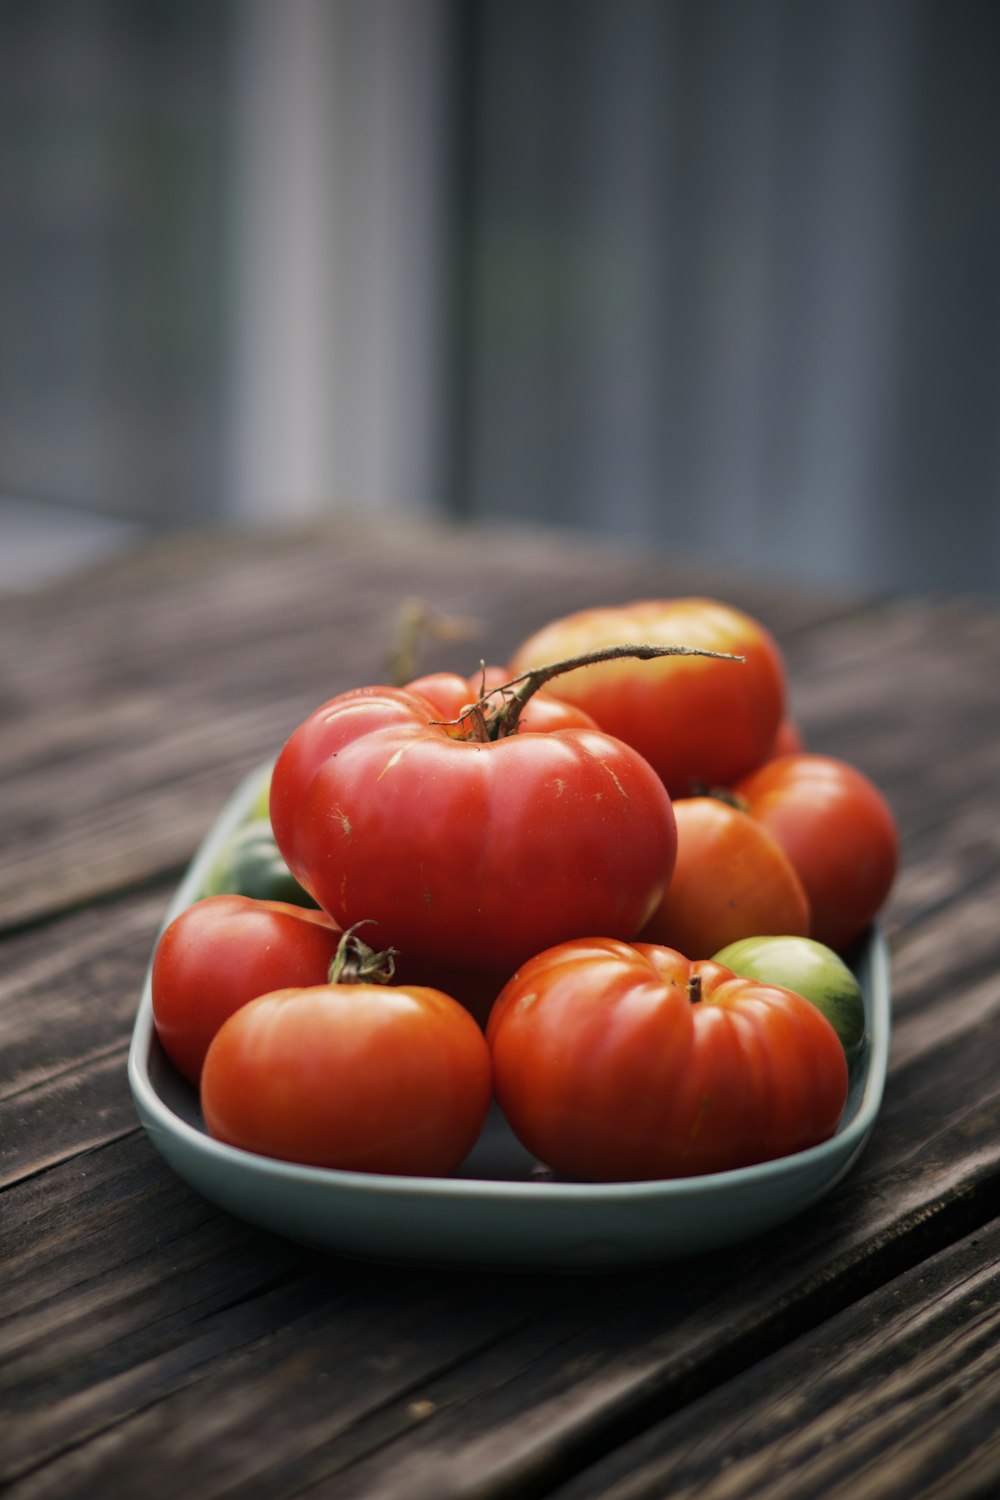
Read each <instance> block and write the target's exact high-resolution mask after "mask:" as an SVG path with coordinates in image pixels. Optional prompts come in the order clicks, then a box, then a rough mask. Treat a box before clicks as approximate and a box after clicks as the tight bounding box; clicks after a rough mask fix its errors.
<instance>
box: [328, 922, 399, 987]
mask: <svg viewBox="0 0 1000 1500" xmlns="http://www.w3.org/2000/svg"><path fill="white" fill-rule="evenodd" d="M371 920H372V919H371V918H365V919H364V920H363V921H361V922H355V923H354V926H353V927H348V929H347V931H346V932H345V933H344V934H343V936H342V937H341V939H340V942H339V943H338V944H337V951H336V953H335V954H334V955H333V962H332V963H331V965H330V971H329V973H328V975H327V982H328V983H329V984H389V983H390V982H391V981H392V978H393V975H394V974H395V972H396V957H397V952H396V949H395V948H386V949H384V950H383V951H382V952H381V953H379V952H377V951H376V950H375V949H374V948H369V946H368V944H367V943H363V942H362V941H361V939H360V938H359V937H356V936H355V934H356V933H357V930H358V928H359V927H366V926H367V925H368V923H369V921H371Z"/></svg>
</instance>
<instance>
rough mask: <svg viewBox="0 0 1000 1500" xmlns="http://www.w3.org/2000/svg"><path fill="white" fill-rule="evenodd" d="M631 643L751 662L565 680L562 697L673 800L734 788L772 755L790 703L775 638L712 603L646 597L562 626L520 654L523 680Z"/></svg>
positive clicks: (599, 672) (593, 671)
mask: <svg viewBox="0 0 1000 1500" xmlns="http://www.w3.org/2000/svg"><path fill="white" fill-rule="evenodd" d="M626 641H648V642H651V643H653V644H668V643H676V644H678V645H682V646H691V647H697V648H700V649H702V650H709V651H718V652H728V653H731V654H733V655H737V656H743V657H744V658H745V660H744V661H743V662H742V664H740V663H736V662H731V661H717V660H714V659H711V658H706V657H692V658H687V657H682V656H673V657H664V658H663V659H662V660H660V661H655V662H650V663H648V664H640V663H638V662H636V661H633V660H629V659H624V660H621V661H612V662H604V663H601V664H600V665H594V666H587V667H585V668H582V669H579V670H577V671H574V672H570V673H568V674H567V675H566V676H564V677H561V678H560V679H559V686H558V689H557V692H558V696H559V697H561V698H565V699H567V700H568V701H569V702H571V703H575V704H577V706H578V707H580V708H583V709H584V710H586V712H587V713H589V714H591V715H592V717H593V718H594V719H596V721H597V723H598V724H599V725H600V726H601V728H602V729H603V730H605V731H606V733H608V734H613V735H616V736H617V737H618V738H619V739H622V740H625V741H626V743H627V744H629V745H632V746H633V747H634V748H635V749H636V750H638V751H639V752H640V754H642V755H644V756H645V757H646V759H647V760H648V761H649V762H650V764H651V765H652V766H653V767H654V768H655V769H656V771H657V773H658V774H659V776H660V777H661V779H662V780H663V782H664V784H665V785H666V787H667V790H668V791H669V792H670V793H671V795H672V796H676V797H684V796H690V795H691V794H692V793H694V792H697V791H698V790H700V789H701V788H703V787H706V786H716V785H724V784H728V783H729V782H730V781H731V780H733V779H734V778H735V777H737V776H741V775H743V774H744V772H747V771H750V770H752V769H753V768H754V767H755V766H758V765H760V764H761V762H762V761H764V760H765V759H766V758H767V755H768V754H769V752H770V750H771V746H772V745H773V743H774V738H775V735H776V734H777V732H778V726H779V725H780V723H781V720H782V717H783V713H784V704H785V669H784V663H783V660H782V658H781V655H780V652H779V650H778V647H777V645H776V643H775V641H774V640H773V639H772V637H771V635H770V634H769V633H768V632H767V631H766V630H765V629H764V627H763V626H762V625H760V624H759V623H758V622H757V621H756V620H753V619H751V617H750V616H749V615H746V614H744V613H742V611H740V610H736V609H733V608H731V607H730V606H729V605H727V604H721V603H719V602H717V601H715V600H712V599H697V598H694V599H673V600H669V599H668V600H641V601H639V602H637V603H634V604H628V605H623V606H618V607H614V608H611V607H609V608H601V609H588V610H582V611H580V612H579V613H577V614H572V615H567V616H565V617H564V618H562V619H559V620H554V621H552V622H551V623H550V624H549V625H547V626H545V627H544V628H543V629H542V630H540V631H538V632H537V633H536V634H535V635H533V636H531V637H530V638H529V639H528V640H526V641H525V642H523V644H522V645H521V646H520V647H519V648H518V649H517V651H516V652H515V653H514V656H513V657H512V659H511V662H510V671H511V674H512V675H514V674H516V673H519V672H523V671H525V670H526V669H527V668H529V667H534V666H537V665H538V664H539V663H541V662H543V661H555V660H557V659H562V658H567V657H574V656H577V655H579V654H581V653H583V652H585V651H587V650H590V649H592V648H594V647H596V646H600V645H604V644H608V643H612V642H626Z"/></svg>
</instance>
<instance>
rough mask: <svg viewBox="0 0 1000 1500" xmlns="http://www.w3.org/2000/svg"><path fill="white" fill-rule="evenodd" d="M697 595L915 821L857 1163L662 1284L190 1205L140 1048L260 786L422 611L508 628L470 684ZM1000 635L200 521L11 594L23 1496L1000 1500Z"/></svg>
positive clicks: (9, 1317) (685, 1264) (11, 1206)
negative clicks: (745, 620) (178, 916)
mask: <svg viewBox="0 0 1000 1500" xmlns="http://www.w3.org/2000/svg"><path fill="white" fill-rule="evenodd" d="M696 592H705V593H712V594H714V595H715V596H716V597H724V598H727V599H729V600H730V601H731V602H734V603H738V604H741V605H742V606H743V607H745V608H748V609H750V610H751V612H753V613H755V614H757V616H758V618H761V619H763V620H764V622H765V623H767V624H768V625H769V626H770V627H771V628H772V629H773V631H774V632H775V634H776V636H777V638H778V639H779V641H780V642H781V645H782V647H783V649H784V651H785V653H786V658H787V661H788V665H789V671H790V677H791V685H792V705H793V708H794V710H795V712H796V713H797V715H798V716H799V718H800V720H801V722H802V724H803V726H804V728H805V730H806V733H807V736H808V737H809V740H810V743H811V744H813V745H814V746H815V748H817V749H822V750H825V751H828V752H829V753H833V754H840V755H844V756H846V757H848V758H850V759H852V760H854V762H855V763H856V764H858V765H860V766H861V767H862V769H864V770H866V771H867V772H868V773H869V774H870V775H872V776H873V777H874V778H875V779H876V780H877V782H878V784H879V785H880V786H881V787H882V788H883V790H884V791H885V792H886V794H887V795H888V796H889V798H890V801H891V802H892V805H893V807H894V809H895V811H896V813H897V816H898V818H899V822H900V827H901V833H902V843H903V854H904V861H903V867H902V870H901V874H900V878H899V881H898V883H897V886H896V889H895V891H894V893H893V897H892V900H891V902H890V906H889V909H888V912H887V915H886V921H887V928H888V931H889V935H890V941H891V946H892V954H893V984H894V1005H895V1018H894V1035H893V1049H892V1059H891V1067H890V1075H889V1080H888V1085H887V1090H886V1098H885V1103H884V1107H883V1111H882V1114H881V1116H880V1120H879V1123H878V1127H877V1129H876V1132H875V1135H874V1137H873V1140H872V1142H871V1144H870V1146H869V1148H868V1150H867V1151H866V1153H865V1155H864V1156H863V1158H862V1160H861V1161H860V1163H859V1164H858V1166H857V1167H856V1169H855V1170H854V1171H853V1172H852V1173H851V1175H850V1176H849V1177H848V1178H847V1179H846V1181H845V1182H844V1183H842V1184H841V1185H840V1186H839V1187H838V1188H837V1189H836V1190H835V1191H834V1193H833V1194H832V1195H831V1196H830V1197H829V1198H828V1199H826V1200H825V1201H824V1202H823V1203H821V1204H819V1205H817V1206H816V1207H815V1208H814V1209H812V1210H810V1211H809V1212H807V1213H806V1214H804V1215H802V1216H800V1217H799V1218H798V1219H797V1220H795V1221H793V1222H792V1223H791V1224H789V1225H787V1226H785V1227H784V1228H781V1229H778V1230H776V1231H774V1232H772V1233H771V1234H768V1235H765V1236H762V1237H760V1238H759V1239H757V1240H755V1241H751V1242H748V1243H747V1244H744V1245H742V1246H739V1247H737V1248H736V1249H735V1250H734V1251H730V1252H718V1253H716V1254H715V1255H710V1256H704V1257H699V1258H693V1259H690V1260H686V1261H681V1262H675V1263H672V1264H669V1265H666V1266H664V1267H663V1268H658V1269H656V1270H649V1271H643V1272H640V1273H637V1274H634V1275H629V1276H613V1275H604V1276H594V1275H563V1276H560V1275H555V1274H552V1273H546V1274H533V1273H523V1274H518V1275H505V1274H503V1273H502V1272H495V1273H486V1272H479V1271H476V1272H473V1271H467V1270H463V1269H461V1268H454V1269H448V1268H445V1267H442V1268H441V1269H438V1270H435V1269H429V1268H407V1267H405V1266H380V1265H374V1264H371V1265H369V1264H363V1263H360V1262H350V1261H347V1260H343V1259H339V1258H337V1257H333V1256H328V1255H325V1254H322V1253H320V1252H317V1251H314V1250H310V1249H307V1248H304V1247H300V1246H296V1245H294V1244H292V1243H291V1242H288V1241H286V1240H283V1239H281V1238H279V1237H277V1236H272V1235H268V1234H265V1233H263V1232H261V1231H259V1230H257V1229H254V1228H252V1227H251V1226H248V1225H245V1224H242V1223H240V1222H239V1221H238V1220H236V1219H234V1218H231V1217H230V1216H228V1215H226V1214H223V1213H221V1212H219V1211H218V1210H216V1209H215V1208H214V1207H213V1206H212V1205H211V1204H209V1203H207V1202H206V1201H205V1200H203V1199H201V1198H200V1197H198V1196H197V1195H196V1194H194V1193H193V1192H191V1191H190V1190H189V1189H188V1188H187V1187H186V1186H185V1185H184V1184H183V1183H182V1182H181V1181H180V1180H179V1179H178V1178H176V1177H175V1176H174V1175H173V1174H172V1173H171V1172H170V1171H169V1169H168V1168H167V1167H166V1166H165V1164H164V1163H163V1162H162V1161H161V1160H160V1158H159V1157H158V1156H157V1155H156V1153H155V1151H154V1150H153V1147H152V1145H151V1143H150V1142H149V1140H147V1138H146V1136H145V1135H144V1133H143V1132H142V1131H141V1130H140V1129H139V1127H138V1124H137V1121H136V1117H135V1113H134V1109H133V1107H132V1104H131V1099H130V1096H129V1093H128V1088H127V1081H126V1077H125V1056H126V1051H127V1046H128V1040H129V1035H130V1031H131V1025H132V1018H133V1016H134V1011H135V1007H136V1004H137V1003H138V997H139V990H140V986H141V982H142V976H143V973H144V971H145V967H146V963H147V961H148V957H149V953H150V950H151V947H152V942H153V940H154V937H155V933H156V930H157V928H158V925H159V922H160V920H161V918H162V914H163V911H164V909H165V907H166V904H167V901H168V899H169V896H170V893H171V891H172V888H173V885H174V883H175V881H176V879H177V878H178V877H179V874H180V872H181V870H182V869H183V867H184V865H185V864H186V862H187V860H188V859H189V858H190V855H191V853H192V852H193V849H194V847H195V845H196V844H197V842H198V841H199V840H200V838H201V837H202V835H203V834H204V832H205V830H206V828H207V826H208V825H209V823H210V822H211V820H212V819H213V818H214V816H215V814H216V812H217V811H218V809H219V807H220V806H221V804H222V802H223V800H224V799H225V797H226V796H228V794H229V792H230V791H231V790H232V787H233V785H234V784H235V782H236V781H237V779H238V778H239V777H240V776H241V775H242V774H243V773H244V772H245V771H246V770H247V769H249V768H250V767H251V766H252V765H254V764H256V763H257V762H258V761H259V760H261V759H263V758H265V757H266V756H268V755H270V754H272V753H273V751H274V750H275V749H276V748H277V746H278V744H279V743H280V742H281V740H282V739H283V737H284V735H285V734H286V733H287V732H289V731H290V729H291V728H292V727H294V724H295V723H296V722H297V721H298V719H299V718H300V717H301V716H302V715H303V714H304V713H305V712H307V711H308V710H309V709H310V708H312V707H313V706H314V704H315V703H316V702H318V701H320V699H321V698H322V697H324V696H326V695H327V694H328V693H329V692H332V691H335V690H339V689H340V688H342V687H345V686H348V685H352V684H353V683H354V682H356V681H358V680H363V679H373V678H374V677H376V676H379V675H381V674H382V669H383V664H384V662H385V659H386V656H387V655H388V652H389V650H390V648H391V645H392V634H393V628H392V627H393V616H394V612H395V606H396V604H397V603H398V602H399V600H400V599H401V598H403V597H404V596H405V595H407V594H420V595H421V596H422V597H424V598H427V599H429V600H430V601H431V602H433V603H434V604H435V605H437V606H438V607H440V608H442V609H445V610H447V611H449V612H452V613H456V614H462V615H475V616H477V617H478V618H479V619H480V620H481V621H482V634H481V638H480V639H479V640H477V641H475V642H471V643H470V642H465V643H458V644H455V645H451V646H448V647H444V648H441V651H440V655H439V656H438V655H436V656H435V663H434V664H438V662H440V663H441V664H445V665H449V666H453V667H463V668H465V669H469V666H470V658H471V665H472V666H473V667H474V664H475V660H477V659H478V657H479V656H480V655H481V654H485V655H488V656H490V657H492V658H493V659H497V658H498V657H503V656H505V655H506V654H507V653H508V652H509V651H510V649H511V648H512V647H513V645H514V644H516V642H517V641H518V640H519V639H520V638H521V637H522V636H523V634H525V633H526V632H527V631H528V630H530V629H533V628H534V627H535V626H536V625H538V624H540V623H542V622H543V621H544V620H545V619H546V618H548V617H549V616H551V615H552V614H555V613H560V612H563V611H565V610H569V609H572V608H579V607H583V606H585V605H587V604H589V603H593V602H597V601H598V600H601V601H608V602H615V601H624V600H627V599H629V598H636V597H641V596H644V595H646V596H648V595H651V594H664V593H696ZM998 626H1000V618H998V612H997V611H996V609H995V608H994V607H993V606H991V605H989V604H987V603H984V602H983V601H970V600H964V601H962V600H960V601H948V600H939V601H933V602H931V601H926V600H907V599H896V600H868V601H860V602H859V601H852V600H845V599H841V598H832V597H825V598H820V597H804V596H802V595H801V594H797V593H796V592H795V591H794V590H788V589H787V588H782V587H779V586H776V585H774V584H772V583H771V582H769V581H767V580H762V579H749V578H744V577H741V576H739V575H738V574H737V573H735V572H733V571H731V570H725V571H723V570H719V569H715V568H713V567H710V566H708V565H705V564H703V563H698V562H691V561H689V560H683V559H670V560H665V559H662V558H657V557H655V556H646V557H636V556H634V555H631V554H630V553H629V552H628V551H627V550H625V549H620V550H615V549H612V548H609V547H606V546H605V545H603V544H597V543H589V542H584V541H581V540H579V539H574V538H572V537H570V536H568V535H567V536H565V537H564V536H562V535H560V534H552V533H547V534H538V533H536V532H534V531H531V530H529V529H525V530H520V531H519V530H512V531H510V532H507V533H504V534H499V535H492V534H483V533H478V532H476V531H473V530H469V531H447V532H443V531H437V530H433V529H406V528H389V529H388V530H387V532H386V533H385V534H383V535H382V536H379V537H375V536H373V535H372V534H371V532H369V531H367V530H366V529H365V528H363V527H357V526H354V525H351V524H348V525H343V526H336V527H333V528H329V529H326V530H323V531H321V532H315V533H303V534H299V535H286V534H278V535H275V536H273V537H265V538H260V537H257V538H253V537H245V536H238V535H235V536H234V535H227V534H225V533H219V534H217V535H215V536H205V535H203V534H197V535H190V536H184V535H178V536H174V537H172V538H169V539H163V540H160V541H158V542H156V543H153V544H151V545H148V546H144V547H142V548H139V549H138V550H137V551H135V552H134V553H133V554H131V555H127V556H124V557H122V558H120V559H117V560H115V561H113V562H111V563H109V564H105V565H102V566H101V567H98V568H95V569H92V570H90V571H88V572H87V573H85V574H81V575H80V576H78V577H76V578H74V579H71V580H69V581H67V582H65V583H61V584H60V585H59V586H57V587H52V588H47V589H43V590H40V591H38V592H36V593H32V594H26V595H23V596H18V597H17V598H16V599H15V598H8V599H6V600H0V712H2V715H3V734H2V736H0V809H2V815H3V819H4V828H5V836H6V838H7V848H8V859H7V860H5V861H4V865H3V868H2V870H0V943H2V951H3V960H4V961H3V964H2V966H0V1256H2V1266H3V1277H2V1278H0V1319H2V1326H3V1338H2V1341H0V1486H3V1485H6V1489H5V1493H7V1494H10V1495H11V1496H12V1497H18V1500H28V1497H32V1500H39V1497H43V1496H52V1497H60V1500H65V1497H70V1496H77V1495H78V1496H80V1497H84V1496H86V1497H88V1500H90V1497H93V1496H95V1495H118V1494H121V1495H128V1494H130V1493H142V1494H143V1495H144V1496H149V1497H151V1500H156V1497H163V1500H175V1497H180V1496H184V1497H185V1500H187V1497H192V1496H193V1497H197V1500H212V1497H220V1500H221V1497H222V1496H232V1495H237V1494H238V1495H239V1496H240V1497H241V1500H243V1497H250V1500H256V1497H259V1500H279V1497H285V1496H288V1497H291V1496H301V1495H309V1494H315V1495H317V1496H327V1495H334V1496H336V1497H337V1500H352V1497H357V1500H362V1497H368V1496H376V1497H378V1496H382V1497H396V1496H398V1497H406V1500H420V1497H421V1496H426V1497H427V1500H447V1497H448V1496H456V1497H457V1496H462V1497H465V1500H472V1497H482V1500H500V1497H503V1496H511V1497H516V1500H531V1497H533V1496H558V1497H560V1500H584V1497H586V1496H589V1495H598V1494H600V1495H604V1494H608V1495H609V1496H611V1497H613V1500H626V1497H629V1500H639V1497H640V1496H653V1495H662V1494H670V1495H674V1494H677V1495H678V1496H686V1495H689V1494H690V1495H693V1494H696V1493H697V1494H699V1495H706V1496H708V1497H710V1500H723V1497H725V1500H730V1497H732V1500H736V1497H741V1500H742V1497H748V1500H749V1497H750V1496H754V1497H757V1496H764V1497H766V1500H786V1497H787V1500H793V1497H796V1500H797V1497H799V1496H802V1497H806V1496H810V1497H811V1496H814V1495H815V1496H825V1495H830V1496H833V1495H836V1494H841V1493H846V1492H847V1491H848V1490H849V1491H850V1493H851V1494H852V1496H853V1497H858V1496H860V1497H861V1500H866V1497H868V1496H871V1497H873V1500H874V1497H878V1500H896V1497H897V1496H898V1495H900V1494H906V1495H907V1496H909V1495H911V1494H912V1495H914V1496H917V1497H920V1500H924V1497H926V1500H986V1496H987V1495H990V1496H992V1494H993V1493H995V1491H996V1489H997V1487H998V1462H997V1413H996V1403H995V1399H993V1398H994V1397H995V1393H996V1389H997V1367H996V1355H995V1353H994V1350H995V1347H996V1333H997V1328H996V1317H997V1311H996V1309H997V1300H998V1299H997V1293H998V1286H997V1277H996V1258H997V1250H998V1231H997V1226H996V1223H995V1222H994V1220H995V1214H996V1208H997V1204H998V1202H1000V1073H998V1070H997V1067H996V1058H997V1056H998V1055H1000V990H998V988H997V985H996V978H995V976H996V974H997V973H998V972H1000V927H998V924H997V922H996V917H995V913H996V911H997V909H998V900H1000V828H998V825H997V823H996V821H995V818H994V816H993V811H994V809H995V791H996V786H997V784H998V780H1000V776H998V773H1000V732H998V730H1000V723H998V718H1000V705H998V702H997V695H996V692H995V684H996V682H997V681H998V680H1000V673H998V668H1000V628H998Z"/></svg>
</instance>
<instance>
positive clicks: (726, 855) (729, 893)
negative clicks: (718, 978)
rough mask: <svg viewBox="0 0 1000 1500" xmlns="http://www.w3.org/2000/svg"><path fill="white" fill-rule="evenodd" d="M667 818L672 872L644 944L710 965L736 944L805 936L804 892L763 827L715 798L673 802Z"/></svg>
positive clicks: (807, 918)
mask: <svg viewBox="0 0 1000 1500" xmlns="http://www.w3.org/2000/svg"><path fill="white" fill-rule="evenodd" d="M674 816H675V819H676V822H677V860H676V863H675V865H674V873H673V877H672V879H671V881H670V884H669V886H668V887H667V889H666V891H665V892H664V894H663V896H662V897H661V899H660V902H659V904H658V905H657V907H656V910H655V911H654V912H653V915H652V916H651V917H650V919H649V921H648V922H647V923H646V924H645V926H644V927H643V929H642V933H641V938H642V940H643V941H644V942H647V943H659V944H661V945H663V946H665V947H667V948H676V949H678V950H679V951H680V952H682V953H684V954H686V955H688V956H689V957H691V958H710V957H711V956H712V954H713V953H715V952H717V951H718V949H719V948H723V947H725V946H726V944H727V943H733V942H735V941H736V940H737V938H749V937H759V936H761V935H762V934H765V933H767V934H785V935H789V936H792V937H805V936H807V934H808V932H809V924H810V914H809V901H808V898H807V896H806V892H805V888H804V886H803V884H802V881H801V880H800V878H799V876H798V874H797V873H796V871H795V868H794V866H793V865H792V862H791V860H790V859H789V858H788V856H787V854H785V852H784V850H783V849H782V848H781V846H780V845H779V844H778V842H777V840H776V839H774V838H772V836H771V834H770V833H768V831H767V829H766V828H765V827H764V826H763V825H762V824H760V823H757V822H755V820H754V819H753V818H751V817H750V815H749V814H748V813H745V812H742V811H741V810H740V809H739V808H736V807H732V806H730V805H729V804H728V803H726V802H723V801H720V800H719V799H718V798H715V797H679V798H678V799H677V801H676V802H675V803H674Z"/></svg>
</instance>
